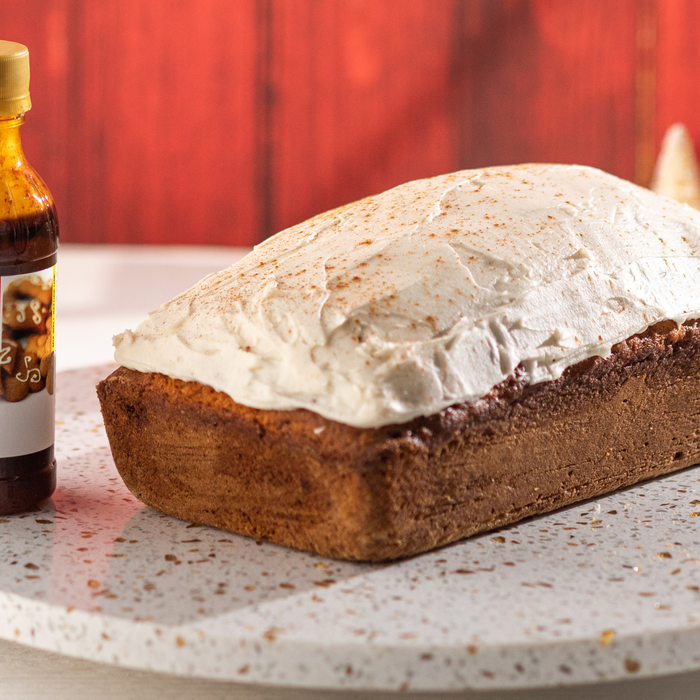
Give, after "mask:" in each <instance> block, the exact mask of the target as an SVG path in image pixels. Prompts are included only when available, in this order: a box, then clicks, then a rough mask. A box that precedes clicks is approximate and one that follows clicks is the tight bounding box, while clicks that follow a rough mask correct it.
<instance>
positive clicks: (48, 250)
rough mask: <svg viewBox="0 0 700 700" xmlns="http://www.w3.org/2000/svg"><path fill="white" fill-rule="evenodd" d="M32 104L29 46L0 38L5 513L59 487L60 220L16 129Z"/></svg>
mask: <svg viewBox="0 0 700 700" xmlns="http://www.w3.org/2000/svg"><path fill="white" fill-rule="evenodd" d="M30 108H31V101H30V99H29V51H28V50H27V48H26V47H25V46H23V45H22V44H17V43H15V42H11V41H0V310H1V312H2V340H1V343H0V514H7V513H17V512H21V511H24V510H28V509H30V508H32V507H35V506H37V505H39V504H40V503H41V502H42V501H45V500H47V499H48V498H49V497H50V496H51V494H52V493H53V491H54V489H55V488H56V460H55V458H54V426H55V419H54V407H55V395H54V375H55V360H54V310H55V306H54V285H55V278H56V251H57V249H58V220H57V219H56V210H55V208H54V203H53V198H52V197H51V194H50V193H49V190H48V189H47V187H46V185H45V184H44V182H43V181H42V179H41V178H40V177H39V175H37V173H36V172H35V171H34V170H33V168H32V167H31V166H30V165H29V164H28V163H27V161H26V159H25V157H24V153H23V151H22V143H21V141H20V133H19V128H20V126H21V125H22V124H23V123H24V113H25V112H27V111H28V110H29V109H30Z"/></svg>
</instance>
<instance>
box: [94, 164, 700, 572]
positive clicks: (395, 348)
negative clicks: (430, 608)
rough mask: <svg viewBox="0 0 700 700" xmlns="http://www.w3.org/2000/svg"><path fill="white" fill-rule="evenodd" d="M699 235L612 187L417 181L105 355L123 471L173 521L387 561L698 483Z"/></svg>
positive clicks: (225, 274)
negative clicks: (687, 477) (648, 489)
mask: <svg viewBox="0 0 700 700" xmlns="http://www.w3.org/2000/svg"><path fill="white" fill-rule="evenodd" d="M699 246H700V212H697V211H695V210H693V209H691V208H690V207H688V206H687V205H682V204H679V203H677V202H674V201H672V200H670V199H667V198H665V197H662V196H659V195H655V194H653V193H652V192H650V191H648V190H645V189H643V188H640V187H637V186H635V185H633V184H631V183H629V182H626V181H624V180H620V179H618V178H616V177H613V176H612V175H608V174H606V173H603V172H601V171H599V170H595V169H592V168H588V167H581V166H566V165H544V164H528V165H518V166H507V167H493V168H486V169H481V170H466V171H462V172H457V173H452V174H449V175H444V176H440V177H435V178H431V179H427V180H420V181H415V182H409V183H407V184H405V185H401V186H399V187H397V188H395V189H392V190H389V191H388V192H385V193H383V194H380V195H377V196H375V197H369V198H367V199H364V200H361V201H360V202H356V203H354V204H351V205H348V206H346V207H342V208H340V209H336V210H334V211H331V212H328V213H325V214H322V215H320V216H317V217H315V218H313V219H310V220H309V221H306V222H304V223H302V224H299V225H297V226H294V227H292V228H290V229H287V230H285V231H282V232H281V233H279V234H277V235H276V236H273V237H272V238H270V239H268V240H267V241H266V242H264V243H263V244H261V245H259V246H257V247H256V248H255V249H254V250H253V252H251V253H250V254H249V255H248V256H246V257H245V258H244V259H243V260H241V261H240V262H238V263H237V264H235V265H233V266H232V267H229V268H227V269H225V270H223V271H221V272H218V273H215V274H212V275H209V276H208V277H205V278H204V279H203V280H202V281H201V282H200V283H199V284H197V285H196V286H194V287H193V288H191V289H190V290H188V291H186V292H184V293H183V294H181V295H179V296H177V297H176V298H174V299H173V300H172V301H170V302H168V303H166V304H165V305H163V306H162V307H161V308H160V309H158V310H156V311H155V312H153V313H151V314H150V315H149V317H148V318H147V319H146V320H145V321H144V322H143V323H142V324H141V325H140V326H139V327H138V328H136V329H135V330H134V331H133V332H132V331H125V332H124V333H122V334H121V335H119V336H117V337H116V338H115V347H116V353H115V357H116V359H117V361H118V362H119V364H120V365H121V367H120V368H119V369H118V370H117V371H116V372H114V373H113V374H112V375H111V376H109V377H108V378H107V379H105V380H104V381H103V382H101V383H100V385H99V386H98V394H99V398H100V402H101V406H102V413H103V416H104V420H105V425H106V429H107V434H108V437H109V440H110V444H111V448H112V453H113V456H114V460H115V463H116V465H117V468H118V469H119V472H120V473H121V475H122V477H123V479H124V481H125V483H126V485H127V486H128V487H129V489H130V490H131V491H132V492H133V493H134V495H135V496H136V497H137V498H139V499H141V500H142V501H143V502H144V503H146V504H148V505H150V506H152V507H154V508H156V509H158V510H160V511H162V512H164V513H168V514H170V515H174V516H176V517H179V518H183V519H186V520H190V521H194V522H197V523H202V524H208V525H215V526H217V527H221V528H225V529H228V530H232V531H234V532H238V533H241V534H244V535H250V536H253V537H256V538H262V539H266V540H269V541H271V542H276V543H279V544H283V545H288V546H292V547H297V548H299V549H304V550H308V551H312V552H318V553H320V554H323V555H326V556H330V557H337V558H344V559H357V560H386V559H393V558H397V557H403V556H408V555H411V554H416V553H418V552H421V551H425V550H428V549H431V548H433V547H436V546H439V545H443V544H446V543H449V542H452V541H454V540H457V539H459V538H462V537H465V536H468V535H471V534H474V533H478V532H482V531H484V530H487V529H490V528H494V527H498V526H501V525H504V524H507V523H512V522H515V521H517V520H519V519H521V518H523V517H526V516H529V515H534V514H538V513H543V512H547V511H550V510H552V509H554V508H558V507H561V506H564V505H567V504H571V503H574V502H576V501H578V500H581V499H585V498H590V497H594V496H597V495H600V494H603V493H606V492H608V491H611V490H613V489H615V488H618V487H621V486H625V485H629V484H633V483H635V482H638V481H640V480H643V479H648V478H651V477H653V476H657V475H660V474H664V473H667V472H670V471H674V470H676V469H680V468H683V467H687V466H690V465H692V464H694V463H696V462H697V461H699V460H700V457H699V456H700V444H699V441H698V435H700V418H699V416H700V406H699V403H700V326H698V321H697V319H700V252H699V251H700V249H699Z"/></svg>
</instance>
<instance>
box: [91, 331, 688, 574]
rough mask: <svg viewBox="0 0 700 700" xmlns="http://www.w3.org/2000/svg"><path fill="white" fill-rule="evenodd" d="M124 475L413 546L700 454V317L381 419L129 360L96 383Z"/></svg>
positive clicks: (346, 544)
mask: <svg viewBox="0 0 700 700" xmlns="http://www.w3.org/2000/svg"><path fill="white" fill-rule="evenodd" d="M98 395H99V398H100V402H101V406H102V413H103V416H104V419H105V426H106V428H107V435H108V437H109V440H110V444H111V448H112V454H113V456H114V461H115V463H116V465H117V468H118V470H119V472H120V474H121V475H122V477H123V479H124V481H125V483H126V485H127V486H128V487H129V489H130V490H131V491H132V492H133V493H134V495H135V496H136V497H137V498H139V499H141V500H142V501H143V502H144V503H146V504H148V505H150V506H152V507H154V508H156V509H158V510H160V511H163V512H165V513H168V514H170V515H174V516H176V517H179V518H183V519H185V520H190V521H193V522H198V523H203V524H208V525H215V526H217V527H221V528H225V529H227V530H232V531H234V532H238V533H241V534H244V535H250V536H252V537H257V538H262V539H266V540H269V541H271V542H276V543H278V544H283V545H288V546H291V547H297V548H299V549H303V550H307V551H312V552H318V553H320V554H323V555H325V556H329V557H336V558H342V559H357V560H374V561H379V560H385V559H393V558H397V557H403V556H409V555H411V554H416V553H418V552H421V551H425V550H428V549H431V548H433V547H436V546H439V545H443V544H446V543H448V542H452V541H454V540H457V539H459V538H462V537H465V536H468V535H472V534H475V533H477V532H482V531H484V530H488V529H491V528H494V527H497V526H500V525H504V524H507V523H512V522H515V521H517V520H520V519H521V518H524V517H526V516H529V515H534V514H537V513H544V512H547V511H550V510H553V509H555V508H558V507H561V506H564V505H568V504H570V503H574V502H576V501H580V500H582V499H586V498H590V497H593V496H597V495H600V494H602V493H606V492H608V491H611V490H613V489H616V488H619V487H621V486H626V485H629V484H633V483H636V482H638V481H640V480H643V479H647V478H650V477H653V476H657V475H659V474H664V473H668V472H671V471H675V470H677V469H681V468H683V467H687V466H690V465H692V464H694V463H696V462H698V461H700V442H699V439H698V436H699V434H700V418H699V417H698V416H700V327H699V326H698V322H697V321H689V322H687V323H685V324H684V325H683V326H681V327H680V328H677V327H676V325H675V323H673V322H671V321H667V322H663V323H659V324H656V325H655V326H653V327H651V328H650V329H648V330H647V331H646V332H645V333H642V334H639V335H636V336H633V337H632V338H629V339H628V340H626V341H624V342H622V343H619V344H617V345H615V346H614V347H613V349H612V354H611V355H610V356H609V357H608V358H605V359H603V358H590V359H588V360H585V361H584V362H581V363H579V364H578V365H575V366H573V367H571V368H569V369H568V370H567V371H566V372H565V373H564V375H563V376H562V377H561V378H559V379H558V380H556V381H552V382H544V383H541V384H535V385H531V386H527V385H525V384H524V382H523V381H522V380H521V379H519V378H518V373H517V372H516V376H515V377H514V378H512V379H509V380H507V381H506V382H504V383H502V384H501V385H499V386H498V387H496V388H495V389H494V390H493V391H492V392H491V393H490V394H488V395H487V396H485V397H484V398H483V399H480V400H479V401H477V402H476V403H474V404H471V405H468V404H459V405H455V406H451V407H449V408H446V409H445V410H443V411H441V412H440V413H438V414H435V415H433V416H428V417H425V418H417V419H414V420H412V421H410V422H408V423H403V424H400V425H390V426H384V427H381V428H376V429H362V428H354V427H351V426H348V425H344V424H341V423H337V422H334V421H331V420H327V419H325V418H323V417H321V416H319V415H317V414H315V413H312V412H310V411H307V410H303V409H299V410H295V411H266V410H259V409H254V408H249V407H246V406H242V405H240V404H238V403H236V402H234V401H233V399H231V398H230V397H228V396H227V395H225V394H222V393H220V392H217V391H215V390H214V389H212V388H210V387H207V386H203V385H201V384H198V383H196V382H184V381H180V380H177V379H172V378H169V377H166V376H164V375H161V374H145V373H140V372H135V371H133V370H129V369H125V368H120V369H118V370H116V371H115V372H114V373H113V374H112V375H110V376H109V377H108V378H107V379H105V380H104V381H103V382H101V383H100V384H99V386H98Z"/></svg>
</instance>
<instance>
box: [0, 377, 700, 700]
mask: <svg viewBox="0 0 700 700" xmlns="http://www.w3.org/2000/svg"><path fill="white" fill-rule="evenodd" d="M109 369H110V368H108V367H101V368H92V369H81V370H74V371H70V372H63V373H61V374H59V381H58V387H59V393H58V397H59V401H58V426H57V449H58V460H59V468H60V481H59V487H58V489H57V491H56V494H55V497H54V498H53V501H52V502H51V503H49V504H48V505H47V506H46V507H44V508H43V509H42V510H40V511H37V512H32V513H29V514H23V515H18V516H5V517H3V518H0V637H2V638H5V639H9V640H15V641H18V642H20V643H22V644H27V645H31V646H34V647H37V648H41V649H46V650H50V651H57V652H61V653H64V654H69V655H72V656H76V657H81V658H83V659H89V660H95V661H101V662H106V663H109V664H115V665H121V666H126V667H132V668H137V669H152V670H156V671H164V672H171V673H179V674H185V675H190V676H197V677H203V678H212V679H228V680H238V681H241V682H245V683H265V684H275V685H283V686H301V687H308V688H323V687H326V688H356V689H358V688H368V689H375V690H382V689H409V688H410V689H415V690H419V689H422V690H456V689H463V688H515V687H519V688H526V687H535V686H545V685H555V684H558V685H561V684H577V683H585V682H594V681H601V680H612V679H619V678H624V677H641V676H649V675H659V674H666V673H675V672H679V671H684V670H691V669H698V668H700V469H699V468H693V469H689V470H686V471H684V472H681V473H679V474H675V475H671V476H669V477H666V478H663V479H660V480H657V481H654V482H649V483H645V484H641V485H639V486H637V487H634V488H631V489H627V490H625V491H622V492H619V493H615V494H613V495H611V496H608V497H606V498H602V499H599V500H597V501H594V502H587V503H584V504H581V505H579V506H575V507H572V508H569V509H566V510H564V511H559V512H556V513H553V514H551V515H549V516H545V517H541V518H537V519H533V520H530V521H527V522H524V523H521V524H519V525H517V526H514V527H510V528H507V529H504V530H500V531H498V532H493V533H489V534H486V535H483V536H480V537H475V538H472V539H471V540H468V541H465V542H460V543H458V544H456V545H453V546H450V547H446V548H443V549H441V550H439V551H435V552H431V553H429V554H425V555H422V556H419V557H415V558H413V559H410V560H407V561H402V562H399V563H394V564H387V565H366V564H349V563H339V562H334V561H330V560H328V559H323V558H321V557H317V556H312V555H309V554H304V553H300V552H295V551H291V550H287V549H284V548H281V547H276V546H274V545H269V544H265V543H261V542H256V541H254V540H251V539H248V538H243V537H238V536H236V535H233V534H230V533H226V532H222V531H219V530H214V529H212V528H208V527H196V526H193V525H191V524H190V523H187V522H183V521H179V520H175V519H173V518H169V517H166V516H163V515H161V514H159V513H157V512H155V511H153V510H151V509H149V508H146V507H143V506H142V505H141V504H140V503H139V502H138V501H136V500H135V499H134V498H133V497H132V496H131V495H130V494H129V492H128V491H127V490H126V488H125V487H124V485H123V484H122V482H121V479H120V478H119V476H118V474H117V472H116V470H115V468H114V464H113V462H112V460H111V457H110V453H109V448H108V444H107V439H106V437H105V433H104V429H103V426H102V420H101V416H100V413H99V408H98V405H97V400H96V398H95V394H94V384H95V383H96V382H97V381H99V380H100V379H101V378H102V377H104V376H105V375H106V374H107V373H108V372H109Z"/></svg>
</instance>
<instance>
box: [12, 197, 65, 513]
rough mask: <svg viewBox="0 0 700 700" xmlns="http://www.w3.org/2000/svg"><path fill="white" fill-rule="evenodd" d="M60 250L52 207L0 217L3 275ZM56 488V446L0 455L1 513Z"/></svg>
mask: <svg viewBox="0 0 700 700" xmlns="http://www.w3.org/2000/svg"><path fill="white" fill-rule="evenodd" d="M57 249H58V220H57V218H56V213H55V210H54V208H53V206H48V207H46V209H44V210H43V211H41V212H38V213H37V214H36V215H34V216H30V217H23V218H17V219H4V220H3V219H0V277H4V276H10V275H12V276H14V275H24V274H30V273H32V272H36V271H38V270H43V269H46V268H49V267H52V266H53V265H55V263H56V251H57ZM3 331H4V332H5V329H4V327H3ZM0 371H2V370H0ZM52 371H53V369H52ZM0 400H3V399H1V398H0ZM0 428H1V426H0ZM1 439H2V436H1V435H0V440H1ZM55 488H56V460H55V458H54V448H53V445H51V447H48V448H46V449H44V450H41V451H39V452H35V453H32V454H27V455H20V456H17V457H0V515H5V514H8V513H18V512H21V511H26V510H28V509H30V508H32V507H34V506H36V505H38V504H40V503H41V502H42V501H45V500H47V499H48V498H49V497H50V496H51V494H52V493H53V492H54V489H55Z"/></svg>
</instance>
